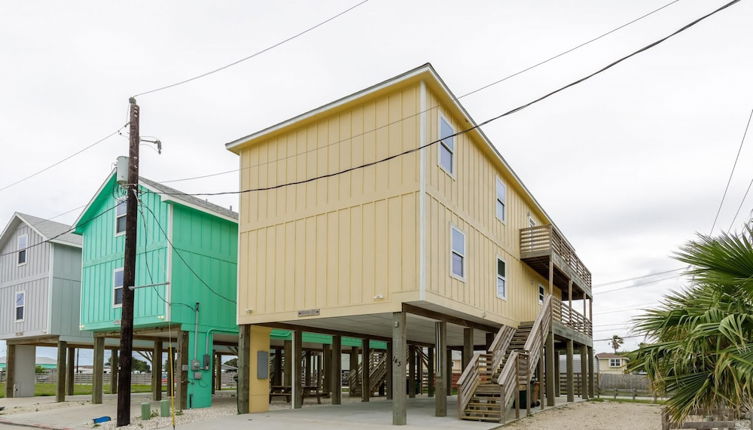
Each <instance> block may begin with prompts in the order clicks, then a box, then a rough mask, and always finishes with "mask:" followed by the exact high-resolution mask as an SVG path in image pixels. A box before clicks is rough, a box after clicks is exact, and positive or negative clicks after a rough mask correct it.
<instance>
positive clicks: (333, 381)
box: [329, 335, 343, 405]
mask: <svg viewBox="0 0 753 430" xmlns="http://www.w3.org/2000/svg"><path fill="white" fill-rule="evenodd" d="M342 353H343V351H342V337H340V336H339V335H335V336H332V360H331V361H332V366H331V367H332V375H331V376H330V378H329V379H330V385H331V386H332V404H333V405H339V404H340V403H342V400H341V399H342V394H343V389H342V381H343V378H342V371H341V369H342V358H343V356H342Z"/></svg>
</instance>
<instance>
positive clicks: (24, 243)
mask: <svg viewBox="0 0 753 430" xmlns="http://www.w3.org/2000/svg"><path fill="white" fill-rule="evenodd" d="M16 245H18V248H17V249H18V265H19V266H20V265H22V264H26V252H27V249H26V248H28V247H29V236H27V235H25V234H22V235H21V236H18V240H17V242H16Z"/></svg>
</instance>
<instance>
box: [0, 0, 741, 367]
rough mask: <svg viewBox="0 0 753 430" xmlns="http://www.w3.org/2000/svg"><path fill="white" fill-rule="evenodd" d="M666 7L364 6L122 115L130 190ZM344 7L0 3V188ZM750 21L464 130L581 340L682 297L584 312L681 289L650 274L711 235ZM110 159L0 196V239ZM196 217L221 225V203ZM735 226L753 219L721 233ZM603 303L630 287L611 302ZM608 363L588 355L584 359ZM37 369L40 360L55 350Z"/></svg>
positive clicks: (471, 104) (100, 154) (683, 40)
mask: <svg viewBox="0 0 753 430" xmlns="http://www.w3.org/2000/svg"><path fill="white" fill-rule="evenodd" d="M668 2H669V0H660V1H657V0H632V1H624V0H623V1H618V0H598V1H596V0H591V1H570V2H562V1H554V0H551V1H538V2H530V1H522V0H520V1H506V2H499V1H476V2H450V1H436V0H431V1H428V0H427V1H415V2H405V1H397V0H371V1H369V2H368V3H366V4H364V5H363V6H360V7H358V8H356V9H355V10H353V11H352V12H350V13H348V14H346V15H344V16H342V17H340V18H338V19H336V20H334V21H332V22H330V23H329V24H327V25H325V26H323V27H321V28H318V29H316V30H314V31H312V32H311V33H309V34H306V35H304V36H303V37H300V38H298V39H296V40H294V41H292V42H290V43H288V44H285V45H283V46H281V47H278V48H276V49H273V50H271V51H270V52H268V53H265V54H263V55H261V56H259V57H256V58H254V59H252V60H250V61H248V62H245V63H243V64H240V65H238V66H236V67H233V68H230V69H228V70H225V71H223V72H220V73H217V74H215V75H212V76H211V77H208V78H205V79H202V80H199V81H196V82H192V83H189V84H186V85H183V86H180V87H176V88H173V89H169V90H166V91H163V92H160V93H155V94H151V95H145V96H143V97H140V98H139V99H138V102H139V104H140V106H141V111H142V122H141V133H142V136H144V135H149V136H157V137H158V138H159V139H161V140H162V142H163V143H164V151H163V153H162V155H157V153H156V152H155V151H152V150H151V149H149V148H147V147H145V146H144V147H142V150H141V151H142V164H141V172H142V175H143V176H146V177H148V178H151V179H154V180H158V181H161V180H170V179H176V178H184V177H189V176H196V175H202V174H210V173H215V172H219V171H224V170H230V169H234V168H237V165H238V159H237V157H236V156H235V155H234V154H232V153H230V152H228V151H226V150H225V149H224V144H225V143H226V142H228V141H231V140H233V139H235V138H238V137H240V136H243V135H246V134H249V133H251V132H254V131H257V130H259V129H262V128H264V127H266V126H269V125H271V124H274V123H276V122H279V121H282V120H285V119H287V118H290V117H291V116H294V115H297V114H299V113H301V112H304V111H306V110H309V109H311V108H315V107H317V106H320V105H322V104H325V103H327V102H330V101H332V100H334V99H336V98H339V97H341V96H344V95H347V94H350V93H352V92H354V91H357V90H360V89H362V88H364V87H367V86H369V85H372V84H374V83H376V82H379V81H382V80H384V79H387V78H389V77H392V76H394V75H397V74H399V73H401V72H403V71H405V70H408V69H410V68H413V67H415V66H418V65H420V64H423V63H426V62H431V63H432V64H433V65H434V67H435V68H436V69H437V71H438V72H439V74H440V75H441V76H442V77H443V78H444V80H445V81H446V82H447V84H448V85H449V87H450V88H451V89H452V90H453V91H454V92H455V93H456V94H463V93H466V92H468V91H470V90H473V89H476V88H478V87H481V86H483V85H485V84H487V83H489V82H491V81H494V80H496V79H499V78H501V77H504V76H506V75H509V74H511V73H513V72H516V71H518V70H520V69H523V68H525V67H527V66H529V65H532V64H534V63H537V62H539V61H541V60H543V59H546V58H548V57H550V56H552V55H554V54H557V53H559V52H561V51H563V50H566V49H568V48H570V47H572V46H575V45H577V44H579V43H581V42H583V41H586V40H588V39H591V38H593V37H595V36H597V35H599V34H601V33H603V32H606V31H608V30H610V29H612V28H614V27H617V26H619V25H622V24H623V23H625V22H627V21H630V20H632V19H634V18H636V17H638V16H640V15H643V14H644V13H646V12H648V11H651V10H653V9H656V8H658V7H660V6H661V5H663V4H666V3H668ZM355 3H357V1H354V0H350V1H348V0H332V1H322V2H317V3H316V4H314V3H313V2H306V1H280V2H263V3H262V2H255V3H252V2H246V1H225V2H221V3H217V2H211V3H210V2H205V3H198V2H186V1H162V2H147V1H135V2H128V3H115V2H94V1H77V2H65V3H61V2H51V1H50V2H2V3H1V4H0V64H2V67H0V92H1V93H2V96H3V100H4V103H2V105H0V145H1V146H0V147H1V148H2V152H1V153H0V154H1V156H0V187H2V186H4V185H6V184H8V183H11V182H13V181H14V180H16V179H18V178H20V177H23V176H25V175H28V174H30V173H33V172H34V171H35V170H37V169H39V168H41V167H44V166H46V165H49V164H51V163H53V162H55V161H57V160H59V159H61V158H62V157H64V156H66V155H68V154H70V153H72V152H75V151H77V150H78V149H80V148H82V147H84V146H86V145H88V144H90V143H91V142H93V141H95V140H97V139H99V138H100V137H102V136H105V135H107V134H109V133H111V132H112V131H114V130H115V129H116V128H118V127H120V126H121V125H123V124H124V123H125V121H126V112H127V108H128V97H129V96H130V95H132V94H135V93H138V92H142V91H145V90H149V89H151V88H154V87H158V86H161V85H164V84H169V83H172V82H174V81H178V80H181V79H184V78H187V77H190V76H192V75H195V74H197V73H201V72H204V71H207V70H209V69H212V68H215V67H218V66H221V65H223V64H226V63H228V62H230V61H233V60H236V59H238V58H241V57H244V56H246V55H248V54H250V53H253V52H255V51H257V50H259V49H262V48H264V47H266V46H269V45H271V44H273V43H275V42H278V41H280V40H282V39H284V38H286V37H288V36H290V35H292V34H295V33H297V32H299V31H301V30H302V29H304V28H306V27H308V26H311V25H313V24H315V23H317V22H319V21H321V20H323V19H325V18H327V17H330V16H332V15H334V14H335V13H337V12H339V11H341V10H343V9H345V8H347V7H349V6H351V5H353V4H355ZM723 3H725V1H724V0H722V1H709V0H704V1H702V0H680V1H679V2H677V3H675V4H673V5H671V6H669V7H667V8H666V9H664V10H662V11H660V12H658V13H656V14H655V15H652V16H651V17H648V18H646V19H644V20H642V21H640V22H637V23H635V24H633V25H631V26H628V27H626V28H624V29H622V30H620V31H618V32H616V33H613V34H611V35H609V36H607V37H605V38H603V39H601V40H599V41H597V42H595V43H593V44H591V45H588V46H587V47H584V48H581V49H579V50H577V51H575V52H572V53H570V54H567V55H565V56H563V57H561V58H558V59H556V60H554V61H552V62H550V63H548V64H546V65H544V66H541V67H539V68H536V69H534V70H532V71H529V72H526V73H523V74H521V75H519V76H517V77H514V78H512V79H510V80H507V81H506V82H503V83H502V84H500V85H497V86H494V87H492V88H490V89H487V90H484V91H481V92H479V93H477V94H475V95H472V96H469V97H467V98H464V99H463V100H462V103H463V104H464V105H465V106H466V108H467V109H468V111H469V112H470V113H471V115H472V116H473V117H474V118H475V119H476V120H477V121H482V120H484V119H486V118H488V117H491V116H493V115H495V114H498V113H501V112H504V111H506V110H508V109H510V108H512V107H515V106H517V105H519V104H522V103H524V102H527V101H529V100H531V99H533V98H536V97H537V96H540V95H542V94H544V93H546V92H548V91H549V90H552V89H555V88H557V87H559V86H561V85H563V84H565V83H568V82H570V81H572V80H574V79H576V78H579V77H581V76H583V75H586V74H588V73H590V72H592V71H594V70H596V69H597V68H599V67H601V66H603V65H605V64H607V63H609V62H610V61H612V60H614V59H616V58H618V57H620V56H622V55H624V54H627V53H629V52H632V51H633V50H635V49H637V48H639V47H641V46H643V45H645V44H647V43H649V42H652V41H654V40H655V39H658V38H659V37H662V36H664V35H667V34H669V33H670V32H672V31H674V30H676V29H677V28H679V27H681V26H682V25H684V24H686V23H687V22H689V21H691V20H693V19H695V18H696V17H699V16H701V15H703V14H705V13H708V12H710V11H711V10H713V9H715V8H716V7H718V6H720V5H722V4H723ZM752 21H753V2H750V1H747V2H745V1H744V2H741V3H740V4H738V5H735V6H733V7H731V8H729V9H727V10H726V11H724V12H722V13H720V14H718V15H715V16H714V17H712V18H711V19H709V20H707V21H704V22H703V23H701V24H700V25H698V26H696V27H693V28H692V29H690V30H689V31H687V32H684V33H682V34H680V35H679V36H677V37H676V38H673V39H671V40H670V41H668V42H666V43H665V44H662V45H660V46H659V47H657V48H655V49H652V50H650V51H648V52H646V53H644V54H641V55H639V56H637V57H634V58H632V59H630V60H628V61H627V62H625V63H623V64H621V65H619V66H617V67H616V68H614V69H611V70H609V71H608V72H606V73H604V74H602V75H599V76H598V77H596V78H594V79H591V80H589V81H587V82H586V83H584V84H582V85H580V86H578V87H576V88H572V89H569V90H567V91H566V92H563V93H561V94H558V95H556V96H555V97H552V98H550V99H548V100H546V101H544V102H542V103H539V104H537V105H535V106H533V107H531V108H529V109H526V110H524V111H522V112H520V113H517V114H515V115H512V116H509V117H507V118H504V119H502V120H499V121H497V122H495V123H493V124H491V125H489V126H487V127H485V128H484V130H485V132H486V134H487V135H488V136H489V137H490V138H491V140H492V141H493V142H494V144H495V145H496V146H497V148H498V149H499V151H500V152H501V153H502V154H503V155H504V156H505V158H506V159H507V160H508V161H509V162H510V163H511V165H512V166H513V168H514V169H515V170H516V172H517V173H518V174H519V175H520V177H521V178H522V179H523V181H524V182H525V183H526V185H527V186H528V188H529V189H531V190H532V192H533V193H534V195H535V196H536V198H537V199H538V200H539V201H540V202H541V203H542V205H543V206H544V207H545V208H546V210H547V211H548V213H549V214H550V215H551V216H552V217H553V218H554V220H555V222H556V223H557V225H558V226H559V227H560V228H561V229H562V231H563V232H564V233H565V235H566V236H567V238H568V239H569V240H570V242H571V243H573V245H574V246H575V247H576V249H577V251H578V254H579V255H580V257H581V258H582V259H583V260H584V262H585V263H586V265H587V266H588V267H589V269H590V270H591V271H592V273H593V280H594V285H597V287H595V289H594V291H595V292H596V300H595V303H594V311H595V313H596V315H595V320H596V321H595V324H596V328H595V330H596V333H595V335H594V338H595V339H601V338H605V337H610V336H611V335H612V334H620V335H627V334H629V333H628V332H627V327H626V326H625V323H626V322H627V321H628V320H629V318H630V317H631V315H634V314H635V313H636V312H637V309H639V308H640V307H641V306H644V305H651V304H653V303H656V300H657V299H658V298H659V297H661V295H662V294H664V293H665V292H667V291H669V290H670V289H673V288H679V287H680V286H681V285H682V283H681V280H680V279H671V280H668V281H665V282H660V283H654V284H649V285H644V286H639V287H636V288H628V289H624V290H620V291H618V292H614V293H602V292H600V291H606V290H608V289H610V288H612V287H610V288H607V287H604V288H599V287H598V285H599V284H601V283H604V282H609V281H613V280H617V279H622V278H628V277H633V276H640V275H646V274H650V273H654V272H659V271H664V270H669V269H674V268H677V267H680V265H679V264H678V263H677V262H675V261H673V260H672V259H671V254H672V253H673V252H674V251H675V250H677V248H678V246H680V245H681V244H683V243H684V242H685V241H687V240H688V239H691V238H692V237H693V236H694V235H695V234H696V232H708V230H709V228H710V227H711V223H712V221H713V218H714V214H715V212H716V208H717V206H718V205H719V201H720V198H721V194H722V191H723V189H724V185H725V183H726V181H727V176H728V174H729V171H730V168H731V166H732V162H733V160H734V157H735V153H736V151H737V147H738V145H739V143H740V139H741V137H742V133H743V130H744V127H745V123H746V121H747V119H748V115H749V113H750V111H751V109H752V108H753V97H752V96H753V80H752V79H751V76H753V55H751V52H752V51H751V45H752V43H751V42H753V26H751V25H750V23H751V22H752ZM749 137H750V136H749ZM126 153H127V140H126V139H125V138H122V137H117V136H116V137H114V138H111V139H109V140H108V141H106V142H105V143H103V144H101V145H98V146H96V147H95V148H93V149H91V150H89V151H87V152H85V153H83V154H82V155H80V156H77V157H75V158H73V159H71V160H70V161H67V162H65V163H64V164H61V165H60V166H58V167H56V168H54V169H52V170H50V171H48V172H45V173H44V174H42V175H39V176H37V177H35V178H33V179H31V180H29V181H26V182H24V183H22V184H19V185H17V186H15V187H12V188H10V189H7V190H5V191H2V192H0V223H2V224H3V225H4V224H5V223H6V222H7V220H8V219H9V217H10V216H11V214H12V213H13V212H14V211H20V212H26V213H30V214H33V215H36V216H40V217H53V216H55V215H58V214H60V213H62V212H66V211H68V210H71V209H73V208H76V207H78V206H81V205H83V204H85V203H86V202H88V200H89V199H90V198H91V196H92V195H93V193H94V192H95V191H96V190H97V188H98V187H99V185H100V183H101V182H102V180H103V179H104V178H105V176H106V175H107V173H108V172H109V171H110V169H111V166H112V163H113V162H114V160H115V157H116V156H118V155H125V154H126ZM751 172H753V144H750V143H749V144H747V145H746V147H745V148H744V149H743V152H742V154H741V156H740V162H739V164H738V167H737V172H736V174H735V177H734V178H733V181H732V185H731V188H730V192H729V194H728V197H727V201H726V202H725V206H724V208H723V210H722V213H721V216H720V223H719V225H720V226H721V227H722V228H724V229H727V227H728V226H729V224H730V222H731V219H732V216H733V214H734V212H735V210H736V209H737V206H738V205H739V204H740V201H741V199H742V195H743V193H744V192H745V188H746V187H747V185H748V182H749V181H750V180H751V175H752V173H751ZM171 185H173V186H175V187H177V188H179V189H181V190H183V191H187V192H202V191H218V190H223V191H224V190H236V189H237V188H238V175H237V174H236V173H232V174H227V175H222V176H218V177H213V178H209V179H203V180H197V181H187V182H178V183H174V184H171ZM213 201H215V202H216V203H219V204H222V205H225V206H228V205H233V207H235V208H237V198H236V197H227V198H217V199H214V200H213ZM751 209H753V197H751V198H749V199H748V201H747V203H746V204H745V205H744V206H743V210H742V215H743V216H742V217H740V218H738V222H737V227H738V228H739V226H740V225H741V221H742V220H743V218H745V219H747V218H749V213H750V211H751ZM77 216H78V211H74V212H72V213H70V214H69V215H67V216H63V217H60V218H59V219H58V220H59V221H62V222H69V223H70V222H72V221H73V220H74V219H75V218H76V217H77ZM624 285H630V284H622V285H618V286H624ZM638 340H639V339H629V340H628V341H627V342H626V346H627V347H633V346H634V345H635V344H636V342H637V341H638ZM607 349H608V346H607V344H606V342H596V350H597V352H599V351H605V350H607ZM4 354H5V345H0V355H4ZM40 354H42V355H47V356H54V350H48V349H42V350H40ZM85 356H86V357H87V358H83V359H82V361H86V360H89V361H90V358H88V357H90V354H88V353H86V354H85Z"/></svg>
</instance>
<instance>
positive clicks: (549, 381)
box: [542, 330, 556, 406]
mask: <svg viewBox="0 0 753 430" xmlns="http://www.w3.org/2000/svg"><path fill="white" fill-rule="evenodd" d="M544 359H545V360H546V366H545V368H544V371H545V376H544V382H545V383H546V404H547V406H554V405H555V403H556V401H555V400H554V395H555V394H554V391H555V390H554V381H555V373H554V372H555V367H554V334H552V332H551V330H550V331H549V333H548V334H547V335H546V345H545V350H544ZM542 404H543V402H542Z"/></svg>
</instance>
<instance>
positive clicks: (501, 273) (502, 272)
mask: <svg viewBox="0 0 753 430" xmlns="http://www.w3.org/2000/svg"><path fill="white" fill-rule="evenodd" d="M497 297H498V298H500V299H507V265H506V264H505V261H504V260H502V259H501V258H497Z"/></svg>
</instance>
